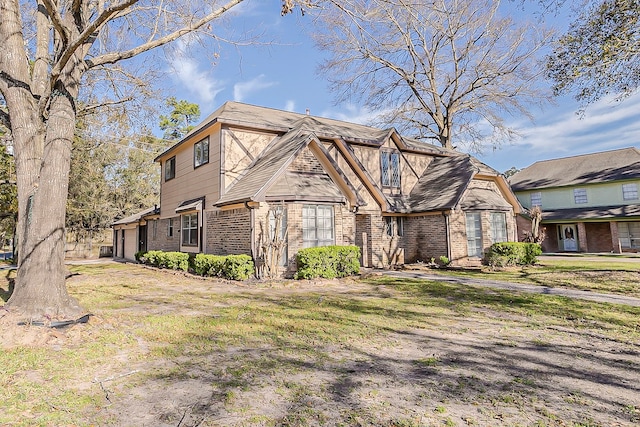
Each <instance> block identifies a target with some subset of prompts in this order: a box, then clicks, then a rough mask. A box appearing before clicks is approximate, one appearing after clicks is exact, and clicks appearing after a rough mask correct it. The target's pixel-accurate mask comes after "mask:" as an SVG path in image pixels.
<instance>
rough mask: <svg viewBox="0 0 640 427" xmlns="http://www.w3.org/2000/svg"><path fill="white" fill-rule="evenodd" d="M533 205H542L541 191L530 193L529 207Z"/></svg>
mask: <svg viewBox="0 0 640 427" xmlns="http://www.w3.org/2000/svg"><path fill="white" fill-rule="evenodd" d="M534 206H540V207H542V193H541V192H539V191H536V192H535V193H531V207H534Z"/></svg>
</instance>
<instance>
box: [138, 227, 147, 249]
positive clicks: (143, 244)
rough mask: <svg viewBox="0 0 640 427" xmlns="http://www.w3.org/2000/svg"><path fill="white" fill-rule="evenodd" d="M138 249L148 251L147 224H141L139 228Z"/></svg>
mask: <svg viewBox="0 0 640 427" xmlns="http://www.w3.org/2000/svg"><path fill="white" fill-rule="evenodd" d="M138 232H139V235H138V251H143V252H146V251H147V226H146V225H141V226H139V228H138Z"/></svg>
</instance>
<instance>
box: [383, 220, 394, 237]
mask: <svg viewBox="0 0 640 427" xmlns="http://www.w3.org/2000/svg"><path fill="white" fill-rule="evenodd" d="M384 230H385V233H386V235H387V236H393V218H392V217H390V216H385V217H384Z"/></svg>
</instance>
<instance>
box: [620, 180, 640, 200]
mask: <svg viewBox="0 0 640 427" xmlns="http://www.w3.org/2000/svg"><path fill="white" fill-rule="evenodd" d="M622 198H623V199H624V200H637V199H638V185H637V184H636V183H631V184H622Z"/></svg>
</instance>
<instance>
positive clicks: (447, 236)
mask: <svg viewBox="0 0 640 427" xmlns="http://www.w3.org/2000/svg"><path fill="white" fill-rule="evenodd" d="M442 215H443V216H444V229H445V240H446V243H447V259H448V260H449V262H451V261H453V260H452V259H451V236H450V233H451V231H450V229H449V213H447V212H442Z"/></svg>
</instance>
